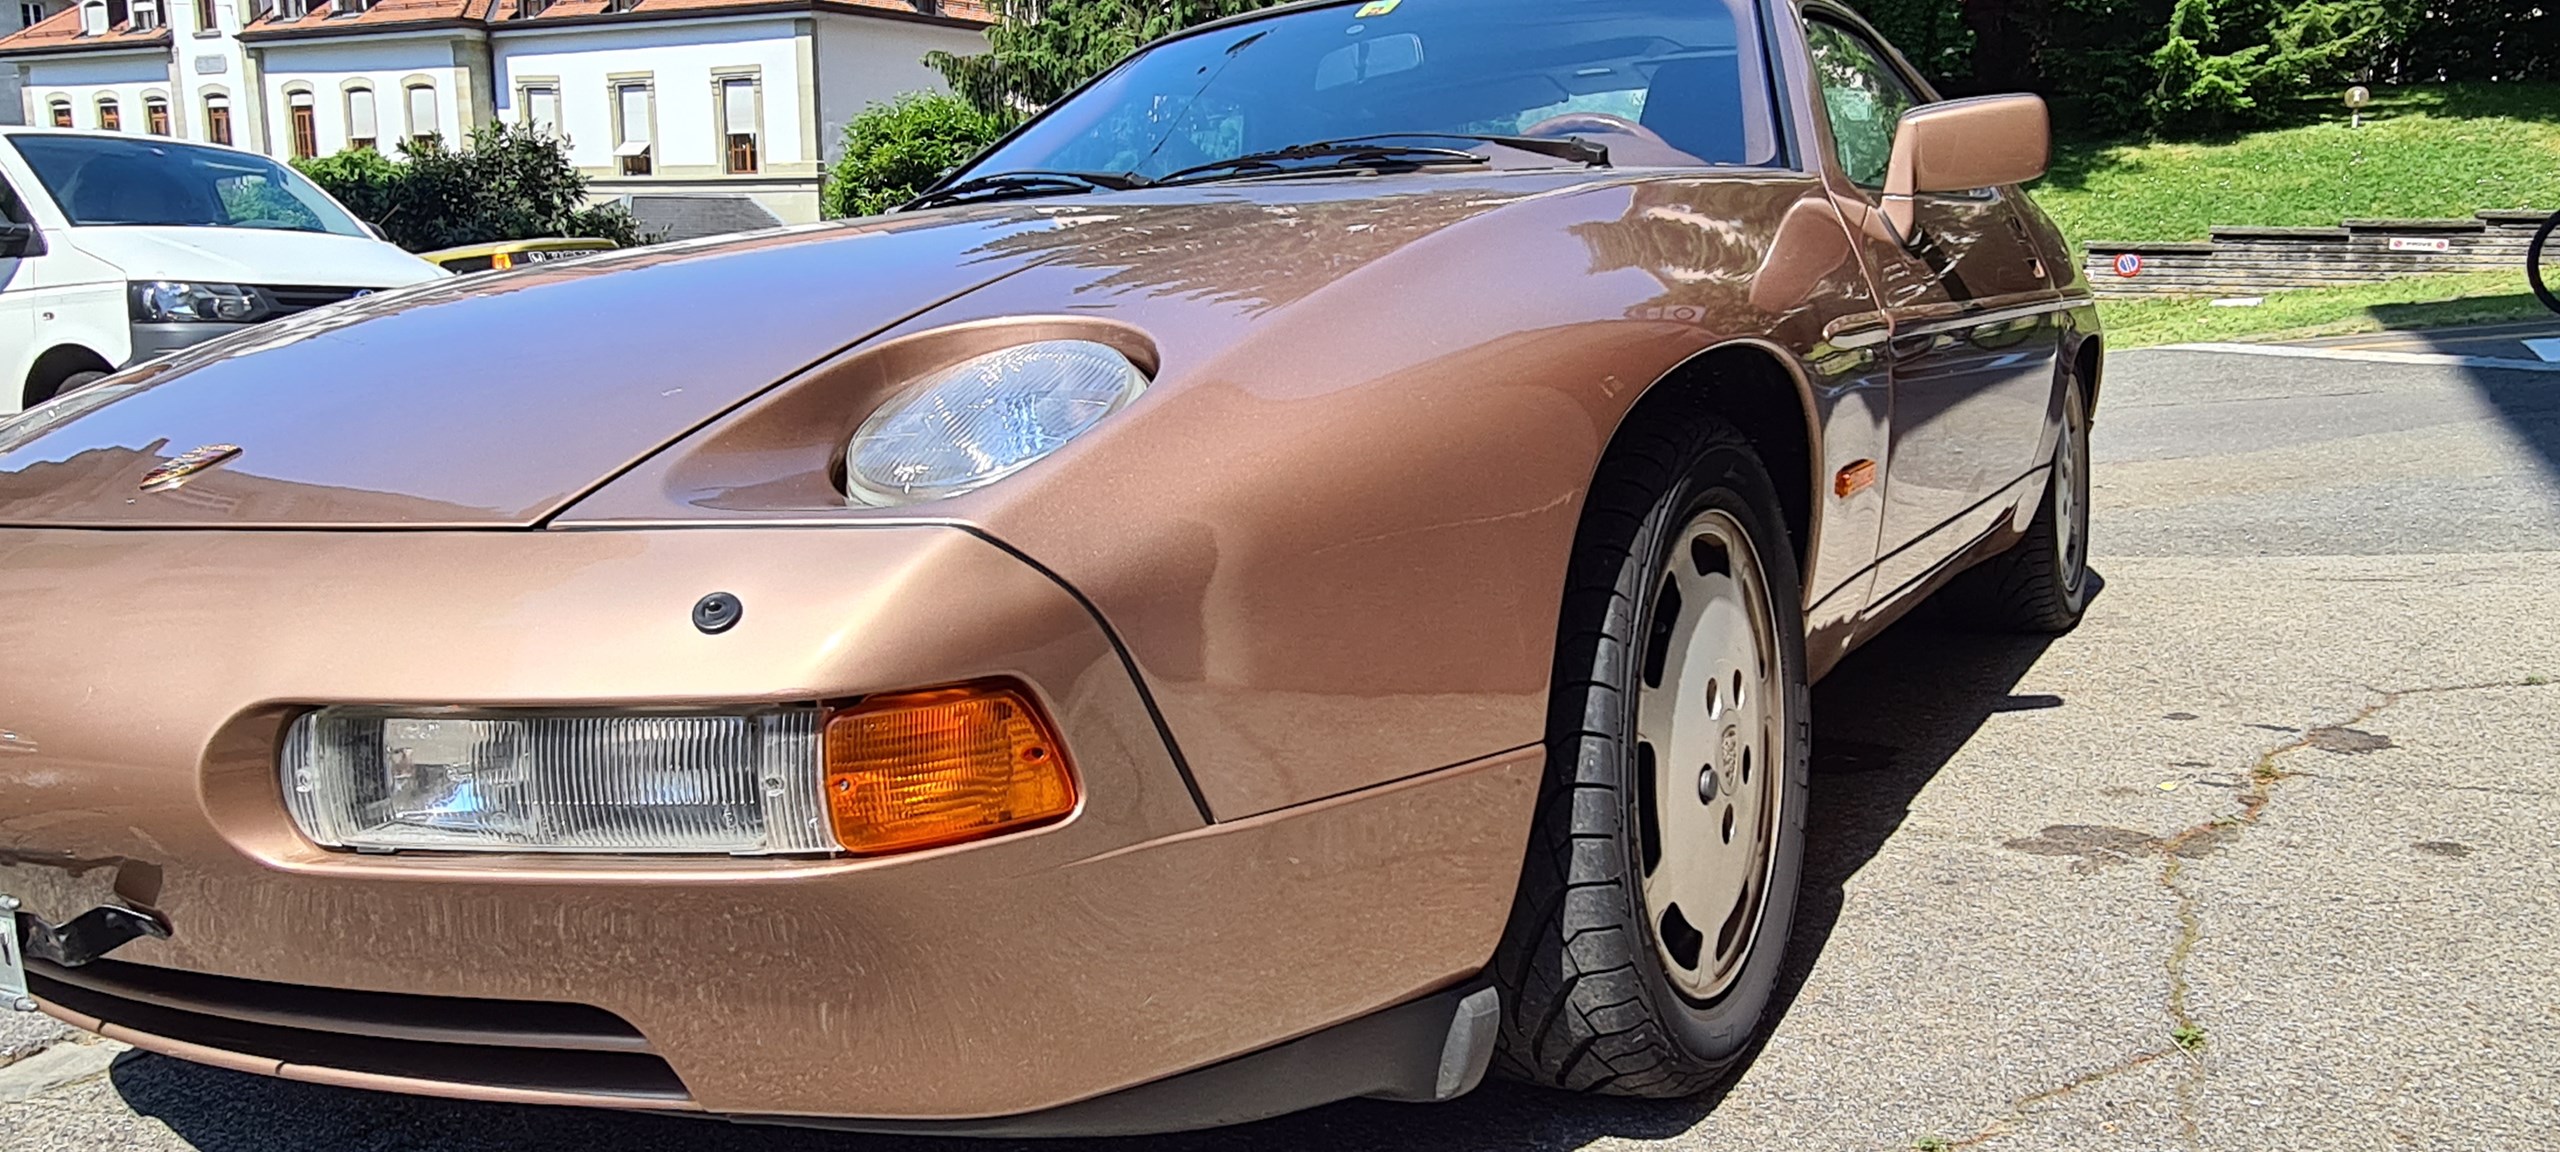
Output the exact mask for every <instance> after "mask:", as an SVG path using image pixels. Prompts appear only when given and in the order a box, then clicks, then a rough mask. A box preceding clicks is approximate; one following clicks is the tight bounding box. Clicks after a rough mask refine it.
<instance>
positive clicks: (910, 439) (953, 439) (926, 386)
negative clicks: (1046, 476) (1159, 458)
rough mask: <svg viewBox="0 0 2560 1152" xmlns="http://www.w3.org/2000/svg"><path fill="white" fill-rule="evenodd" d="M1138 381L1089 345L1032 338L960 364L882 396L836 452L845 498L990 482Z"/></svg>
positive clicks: (1122, 400) (876, 500)
mask: <svg viewBox="0 0 2560 1152" xmlns="http://www.w3.org/2000/svg"><path fill="white" fill-rule="evenodd" d="M1146 386H1147V375H1146V373H1144V372H1142V371H1140V370H1139V369H1138V366H1137V365H1136V364H1133V363H1131V362H1130V361H1129V358H1128V357H1126V356H1123V355H1121V354H1120V353H1119V351H1118V350H1116V349H1114V348H1112V347H1111V346H1110V345H1108V344H1101V343H1096V342H1094V341H1091V340H1041V341H1036V342H1033V343H1029V344H1017V345H1015V346H1013V347H1011V348H1003V349H999V350H997V351H994V352H989V353H986V354H984V355H980V356H974V357H971V358H969V359H967V360H963V361H961V362H960V363H958V364H954V365H952V366H951V367H948V368H944V369H941V370H939V371H936V372H933V373H930V374H928V375H926V376H925V377H924V378H922V379H920V380H917V381H916V382H915V383H914V384H912V385H909V386H908V387H907V389H906V390H905V391H903V392H900V393H899V394H898V395H896V396H894V397H892V398H891V399H890V400H889V402H888V403H886V404H883V405H881V407H880V410H879V411H877V412H874V413H872V414H871V418H870V419H868V420H865V421H863V422H862V427H861V428H859V429H857V430H856V431H855V432H854V434H853V440H852V442H851V443H850V444H848V445H847V446H846V448H845V495H846V496H847V497H849V498H850V499H851V501H852V502H853V503H855V504H864V505H872V506H877V507H886V506H890V505H897V504H913V503H916V502H919V501H924V500H939V499H941V498H943V497H946V496H957V495H959V494H960V493H963V492H967V491H969V490H971V489H974V488H981V487H984V486H986V485H988V484H992V483H995V482H996V481H998V480H1001V479H1003V478H1005V477H1007V476H1010V475H1012V474H1013V473H1015V472H1018V471H1020V470H1022V469H1023V468H1025V467H1027V466H1029V465H1030V464H1031V463H1032V462H1034V461H1036V460H1039V459H1040V458H1041V457H1043V456H1047V455H1048V454H1050V453H1052V452H1055V451H1057V450H1058V449H1059V448H1060V447H1063V446H1064V445H1065V444H1066V443H1067V441H1069V440H1073V439H1075V438H1076V437H1077V436H1080V435H1082V434H1084V433H1085V432H1086V431H1088V430H1090V429H1091V428H1092V427H1093V426H1094V425H1095V424H1097V423H1099V422H1101V420H1102V418H1103V417H1105V416H1108V415H1110V414H1112V413H1113V412H1116V411H1119V410H1120V409H1121V408H1123V407H1125V406H1127V405H1128V403H1129V402H1130V401H1131V400H1134V399H1137V396H1138V393H1140V392H1142V391H1144V390H1145V389H1146Z"/></svg>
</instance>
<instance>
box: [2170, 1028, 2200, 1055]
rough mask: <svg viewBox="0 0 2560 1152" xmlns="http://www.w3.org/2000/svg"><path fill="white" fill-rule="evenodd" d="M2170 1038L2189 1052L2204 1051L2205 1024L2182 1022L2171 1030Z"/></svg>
mask: <svg viewBox="0 0 2560 1152" xmlns="http://www.w3.org/2000/svg"><path fill="white" fill-rule="evenodd" d="M2169 1039H2170V1040H2171V1041H2173V1042H2175V1043H2176V1044H2177V1046H2178V1047H2180V1048H2183V1049H2185V1050H2187V1051H2189V1052H2202V1051H2204V1026H2203V1025H2200V1024H2180V1025H2178V1026H2177V1027H2175V1028H2172V1029H2170V1030H2169Z"/></svg>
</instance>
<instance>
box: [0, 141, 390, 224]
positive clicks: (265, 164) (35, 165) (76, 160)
mask: <svg viewBox="0 0 2560 1152" xmlns="http://www.w3.org/2000/svg"><path fill="white" fill-rule="evenodd" d="M9 141H10V143H12V144H14V145H16V146H17V149H18V155H19V156H21V157H23V158H25V160H26V162H27V167H29V168H32V169H35V173H36V180H37V181H38V182H39V183H41V184H43V185H44V190H45V191H46V192H48V193H51V194H52V196H53V202H54V203H55V204H56V205H57V206H59V207H60V208H61V209H62V214H63V215H64V216H66V217H69V218H70V220H71V222H72V223H73V224H77V225H84V226H94V225H115V224H159V225H175V226H179V227H188V228H270V229H275V230H278V231H285V232H326V233H329V234H331V235H333V236H363V235H366V233H365V230H364V226H363V225H361V224H358V223H356V221H355V218H354V217H352V216H349V215H347V213H346V211H345V210H344V209H342V208H340V207H338V206H337V205H336V204H335V203H333V202H331V201H330V199H329V198H328V197H327V196H325V195H323V194H322V193H321V191H320V189H318V188H317V187H314V186H313V185H312V183H311V182H310V181H309V180H306V179H304V178H303V177H302V176H301V175H300V174H299V173H296V172H294V171H293V170H292V169H290V168H287V167H285V166H284V165H282V164H278V163H276V162H275V161H273V160H269V159H267V158H266V157H264V156H256V155H252V154H250V153H246V152H233V151H229V150H226V149H221V148H199V147H196V146H194V145H192V144H180V143H176V142H174V141H169V140H113V139H108V138H106V137H102V136H50V135H38V134H33V133H29V134H23V135H17V136H12V137H10V138H9Z"/></svg>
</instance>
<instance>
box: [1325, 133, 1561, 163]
mask: <svg viewBox="0 0 2560 1152" xmlns="http://www.w3.org/2000/svg"><path fill="white" fill-rule="evenodd" d="M1372 140H1474V141H1478V142H1480V143H1485V144H1499V145H1502V146H1503V147H1505V148H1517V149H1519V150H1520V151H1523V152H1535V153H1537V154H1538V155H1541V156H1553V157H1555V158H1556V159H1558V160H1571V161H1573V162H1574V163H1576V164H1580V165H1582V166H1584V167H1586V168H1606V167H1608V166H1609V147H1608V145H1605V144H1599V143H1595V142H1593V141H1589V140H1585V139H1583V138H1582V137H1580V136H1494V135H1487V134H1485V133H1481V132H1373V133H1370V134H1369V135H1366V136H1345V137H1342V138H1341V139H1338V140H1331V141H1327V143H1332V144H1354V143H1366V142H1368V141H1372Z"/></svg>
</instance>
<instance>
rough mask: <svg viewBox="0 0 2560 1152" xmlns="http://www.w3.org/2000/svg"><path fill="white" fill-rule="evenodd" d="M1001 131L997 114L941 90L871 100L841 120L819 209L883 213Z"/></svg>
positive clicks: (835, 213)
mask: <svg viewBox="0 0 2560 1152" xmlns="http://www.w3.org/2000/svg"><path fill="white" fill-rule="evenodd" d="M1004 130H1005V126H1004V123H1003V121H1001V120H1000V119H998V118H997V117H994V116H990V115H988V114H986V113H984V112H981V111H979V110H977V109H975V108H972V107H970V106H969V104H968V102H967V101H964V100H962V99H960V98H959V97H957V96H952V95H948V94H945V93H940V92H910V93H907V94H906V95H904V96H900V97H898V98H897V99H895V100H892V101H890V102H889V103H886V104H873V105H871V106H870V107H868V108H865V109H863V110H862V114H861V115H859V116H856V117H854V118H853V121H852V122H851V123H849V124H846V125H845V126H844V156H843V157H842V158H841V159H838V160H837V161H836V164H835V168H834V169H833V170H832V171H830V172H829V173H828V174H827V184H826V189H825V191H824V192H822V193H820V195H819V200H818V209H819V211H820V212H821V213H823V214H824V215H826V216H828V217H830V218H833V217H838V216H872V215H877V214H879V213H881V212H886V211H888V210H889V209H891V208H894V207H897V206H898V205H900V204H903V203H906V202H907V201H908V200H911V199H913V198H914V197H915V194H916V193H918V192H921V191H923V190H924V189H925V188H926V187H927V186H929V185H931V184H932V183H933V182H934V181H935V180H936V179H939V178H940V177H941V175H942V173H944V172H946V171H948V170H950V169H951V168H953V167H955V166H957V165H958V164H959V163H960V162H962V161H964V160H967V159H968V158H969V157H971V156H974V155H976V154H977V153H978V150H979V149H982V148H985V147H986V146H987V145H989V144H992V143H994V142H995V139H996V137H998V136H1001V135H1003V134H1004Z"/></svg>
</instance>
